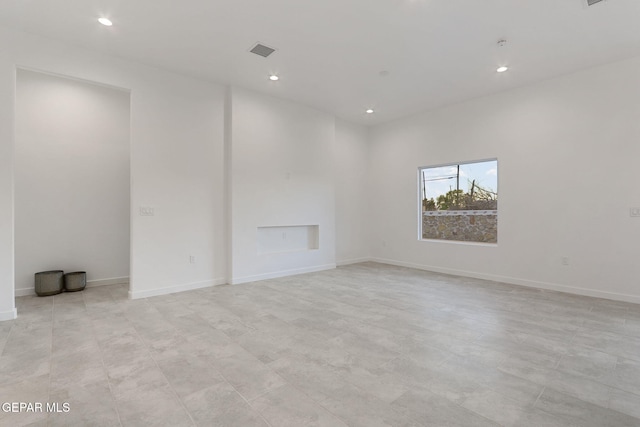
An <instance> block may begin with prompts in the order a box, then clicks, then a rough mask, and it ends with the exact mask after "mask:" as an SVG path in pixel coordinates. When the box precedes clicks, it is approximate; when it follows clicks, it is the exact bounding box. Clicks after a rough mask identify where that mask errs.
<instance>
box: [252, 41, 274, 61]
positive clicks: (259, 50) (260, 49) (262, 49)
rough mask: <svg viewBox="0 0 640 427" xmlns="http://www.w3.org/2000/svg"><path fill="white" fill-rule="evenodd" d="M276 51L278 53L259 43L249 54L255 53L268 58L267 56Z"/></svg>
mask: <svg viewBox="0 0 640 427" xmlns="http://www.w3.org/2000/svg"><path fill="white" fill-rule="evenodd" d="M275 51H276V50H275V49H273V48H270V47H269V46H265V45H263V44H260V43H257V44H256V45H255V46H254V47H252V48H251V50H250V51H249V52H251V53H255V54H256V55H260V56H262V57H264V58H266V57H267V56H269V55H271V54H272V53H273V52H275Z"/></svg>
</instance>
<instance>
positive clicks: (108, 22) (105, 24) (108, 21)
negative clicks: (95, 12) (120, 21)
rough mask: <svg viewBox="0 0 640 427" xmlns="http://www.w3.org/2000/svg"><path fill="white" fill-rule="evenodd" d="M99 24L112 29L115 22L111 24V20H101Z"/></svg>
mask: <svg viewBox="0 0 640 427" xmlns="http://www.w3.org/2000/svg"><path fill="white" fill-rule="evenodd" d="M98 22H99V23H101V24H102V25H104V26H106V27H110V26H112V25H113V22H111V20H109V19H107V18H100V19H98Z"/></svg>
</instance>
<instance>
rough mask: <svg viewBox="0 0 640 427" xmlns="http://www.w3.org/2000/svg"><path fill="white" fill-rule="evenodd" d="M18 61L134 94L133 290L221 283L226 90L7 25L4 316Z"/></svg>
mask: <svg viewBox="0 0 640 427" xmlns="http://www.w3.org/2000/svg"><path fill="white" fill-rule="evenodd" d="M16 67H20V68H26V69H33V70H40V71H44V72H47V73H53V74H58V75H62V76H69V77H72V78H78V79H83V80H87V81H91V82H97V83H100V84H105V85H109V86H114V87H119V88H124V89H128V90H130V91H131V107H130V108H131V122H130V123H131V138H130V141H131V260H130V265H131V285H130V293H131V295H132V297H134V298H137V297H144V296H148V295H155V294H162V293H167V292H172V291H179V290H184V289H190V288H197V287H202V286H209V285H212V284H215V283H223V282H224V277H225V274H226V272H225V270H224V266H225V265H226V259H225V253H224V247H225V241H224V231H225V230H224V226H225V224H224V217H223V214H224V208H223V201H224V197H223V195H224V181H223V177H224V176H223V169H224V168H223V167H224V160H223V155H224V151H223V149H224V146H223V110H224V92H225V88H224V87H222V86H219V85H215V84H210V83H206V82H203V81H198V80H195V79H191V78H187V77H183V76H179V75H176V74H173V73H170V72H167V71H162V70H159V69H156V68H153V67H147V66H144V65H140V64H136V63H133V62H130V61H125V60H122V59H119V58H114V57H110V56H107V55H102V54H97V53H95V52H92V51H89V50H86V49H81V48H77V47H74V46H70V45H66V44H63V43H58V42H55V41H52V40H50V39H45V38H41V37H38V36H34V35H29V34H25V33H20V32H16V31H13V30H10V29H7V28H0V94H1V95H2V96H1V97H0V137H1V139H0V154H2V156H0V166H1V167H0V221H1V222H0V233H1V237H2V239H1V240H0V245H1V246H0V267H2V268H1V270H0V304H1V306H0V313H9V315H11V313H12V312H13V309H14V307H15V305H14V303H13V300H14V298H13V295H14V278H13V276H14V273H13V271H14V269H13V231H12V230H13V225H12V223H13V210H14V203H13V191H12V188H13V182H12V180H13V178H12V177H13V172H12V170H13V146H14V141H13V112H14V105H13V103H14V95H15V68H16ZM140 206H153V207H154V208H155V216H153V217H142V216H139V215H138V208H139V207H140ZM190 255H193V256H195V257H196V263H195V264H190V263H189V256H190Z"/></svg>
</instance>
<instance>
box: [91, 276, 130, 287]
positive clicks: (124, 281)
mask: <svg viewBox="0 0 640 427" xmlns="http://www.w3.org/2000/svg"><path fill="white" fill-rule="evenodd" d="M128 284H129V276H125V277H112V278H110V279H97V280H87V288H93V287H96V286H109V285H128Z"/></svg>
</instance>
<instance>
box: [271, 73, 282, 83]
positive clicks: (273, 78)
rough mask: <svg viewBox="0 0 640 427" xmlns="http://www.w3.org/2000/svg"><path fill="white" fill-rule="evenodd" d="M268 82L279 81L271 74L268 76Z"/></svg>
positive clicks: (278, 78)
mask: <svg viewBox="0 0 640 427" xmlns="http://www.w3.org/2000/svg"><path fill="white" fill-rule="evenodd" d="M269 80H271V81H272V82H276V81H278V80H280V77H278V76H276V75H275V74H271V75H270V76H269Z"/></svg>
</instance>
